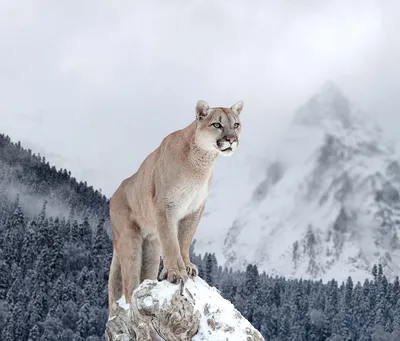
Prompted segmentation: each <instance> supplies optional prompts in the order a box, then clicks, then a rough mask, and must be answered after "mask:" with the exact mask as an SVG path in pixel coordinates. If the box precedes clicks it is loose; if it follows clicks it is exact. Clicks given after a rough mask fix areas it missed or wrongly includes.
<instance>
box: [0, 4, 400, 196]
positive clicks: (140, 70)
mask: <svg viewBox="0 0 400 341" xmlns="http://www.w3.org/2000/svg"><path fill="white" fill-rule="evenodd" d="M399 7H400V6H399V5H397V3H396V2H394V1H378V0H376V1H372V0H366V1H361V0H354V1H351V2H349V1H344V0H340V1H329V2H328V1H324V2H322V1H314V0H308V1H279V2H277V1H272V0H271V1H260V0H256V1H252V2H243V1H238V0H233V1H229V2H217V1H211V0H206V1H198V0H196V1H186V2H182V1H176V0H174V1H169V2H168V4H166V3H165V2H162V1H135V2H132V1H126V0H121V1H118V2H108V1H94V0H88V1H85V2H79V1H69V2H63V3H60V2H53V3H49V2H46V1H36V2H32V3H30V4H26V5H24V6H23V7H22V6H17V5H16V4H15V2H13V1H10V0H7V1H5V0H3V1H2V2H1V4H0V38H1V40H2V51H1V52H0V72H1V73H2V75H3V76H2V77H1V79H0V91H1V93H2V95H3V96H2V101H1V103H0V129H1V130H2V131H4V132H5V133H8V134H10V135H11V136H12V138H14V139H21V140H22V141H24V140H25V141H29V142H30V143H31V144H36V145H38V146H41V148H45V149H46V150H47V151H48V153H49V154H51V153H54V154H57V155H63V157H64V158H66V160H68V161H65V162H64V163H63V164H59V166H60V167H66V168H69V169H71V170H72V172H73V173H75V174H82V175H83V174H92V178H91V179H87V180H88V182H89V183H92V184H93V185H94V186H96V187H101V188H102V189H103V190H104V192H105V193H106V194H108V195H111V194H112V192H113V191H114V190H115V188H116V186H117V185H118V183H119V182H120V181H121V179H122V178H123V177H126V176H129V175H130V174H132V173H133V172H134V171H135V170H136V169H137V167H138V166H139V165H140V163H141V162H142V161H143V159H144V158H145V157H146V155H147V154H148V153H149V152H150V151H151V150H153V149H154V148H156V147H157V146H158V144H159V143H160V141H161V139H162V137H163V136H164V135H166V134H168V133H169V132H171V131H173V130H176V129H179V128H181V127H184V126H185V125H187V124H189V123H190V121H191V120H192V119H193V118H194V106H195V103H196V102H197V100H199V99H203V100H206V101H207V102H209V104H210V105H212V106H217V105H218V106H219V105H225V106H230V105H232V104H233V103H236V102H237V101H238V100H244V103H245V107H244V111H243V124H244V136H243V147H244V148H246V149H247V150H248V151H249V152H250V153H253V154H257V153H258V154H260V153H263V152H264V151H265V150H266V149H267V146H269V145H272V143H273V141H275V140H276V138H277V136H279V133H280V131H281V130H282V129H283V128H284V126H285V124H286V122H287V120H288V119H290V117H291V115H292V111H293V110H294V109H295V108H296V107H297V106H299V105H300V104H302V102H304V101H305V100H306V99H307V97H308V96H310V95H311V94H312V93H313V92H314V91H316V90H317V89H318V87H319V86H320V85H321V84H322V83H323V82H325V80H326V79H335V80H336V81H337V82H338V83H339V84H340V85H341V86H342V87H343V88H344V89H345V92H347V93H349V94H350V95H351V96H352V97H354V99H355V100H356V101H357V102H359V103H360V104H361V105H362V106H363V107H365V108H366V109H368V110H371V111H372V112H376V113H377V116H378V115H379V117H381V119H382V121H383V122H386V123H387V125H388V126H393V124H389V123H388V122H390V123H392V121H393V119H396V118H395V114H394V113H395V110H398V108H400V102H399V99H398V97H399V96H398V95H397V89H398V85H399V79H400V77H399V72H398V71H394V69H398V68H397V67H396V65H397V60H398V58H396V57H399V54H400V53H399V51H400V49H399V43H397V32H398V23H397V19H396V15H395V13H396V10H398V9H399ZM383 98H384V99H385V100H384V101H383V100H382V99H383ZM383 102H384V103H383ZM385 103H386V105H385ZM387 103H390V105H387ZM382 107H385V108H386V109H385V113H386V114H385V115H382V113H381V112H378V111H379V108H382ZM21 115H22V116H25V117H27V116H32V117H40V121H38V122H39V123H37V122H36V121H35V122H36V123H34V122H32V120H29V119H22V120H21ZM32 127H33V128H32ZM259 136H262V139H263V141H264V143H265V146H264V147H263V148H262V149H261V150H256V149H255V147H254V145H255V143H254V139H257V141H259ZM257 145H260V143H259V142H257ZM74 160H75V161H74ZM76 160H79V162H78V161H76ZM92 170H96V171H95V172H93V171H92ZM88 172H90V173H88ZM100 174H102V175H100Z"/></svg>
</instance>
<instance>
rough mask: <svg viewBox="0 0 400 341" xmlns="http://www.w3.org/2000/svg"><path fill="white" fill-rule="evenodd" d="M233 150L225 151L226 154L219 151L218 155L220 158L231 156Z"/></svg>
mask: <svg viewBox="0 0 400 341" xmlns="http://www.w3.org/2000/svg"><path fill="white" fill-rule="evenodd" d="M233 152H234V151H233V150H227V151H226V152H223V151H220V153H219V155H221V156H231V155H232V154H233Z"/></svg>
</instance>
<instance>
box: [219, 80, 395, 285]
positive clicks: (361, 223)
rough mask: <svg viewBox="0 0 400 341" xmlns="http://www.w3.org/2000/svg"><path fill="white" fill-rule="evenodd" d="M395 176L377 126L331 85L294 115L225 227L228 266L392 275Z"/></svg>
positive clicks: (341, 275) (323, 274)
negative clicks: (377, 267)
mask: <svg viewBox="0 0 400 341" xmlns="http://www.w3.org/2000/svg"><path fill="white" fill-rule="evenodd" d="M399 190H400V166H399V163H398V161H397V156H396V152H395V150H393V149H392V148H390V146H388V145H387V143H386V142H385V139H384V136H383V133H382V130H381V129H380V128H379V126H378V125H377V124H376V123H375V122H373V121H371V120H370V119H369V118H367V116H366V115H364V114H363V113H362V112H361V111H360V110H359V109H358V108H356V107H354V106H353V105H352V104H351V102H350V101H349V100H348V99H347V98H346V97H345V96H344V95H343V94H342V93H341V91H340V89H339V88H338V87H337V86H336V85H335V84H334V83H331V82H330V83H327V84H325V85H324V86H323V87H322V89H321V90H320V91H319V92H318V93H317V94H316V95H315V96H313V97H312V98H311V99H310V100H309V101H308V102H307V103H305V104H304V105H303V106H302V107H301V108H299V110H298V111H297V112H296V113H295V116H294V119H293V121H292V123H291V125H290V126H289V128H288V130H287V132H286V134H285V137H284V139H283V141H282V143H281V148H280V150H278V152H277V157H276V160H275V161H274V162H271V163H270V164H269V166H268V167H267V168H266V171H265V177H264V179H263V180H262V181H261V182H260V183H259V184H258V185H257V186H256V187H255V188H254V190H253V195H252V197H251V199H250V200H249V201H248V202H247V203H246V204H245V205H243V207H242V208H241V209H240V211H239V214H238V215H237V217H236V219H235V220H234V222H233V223H232V225H231V228H230V229H229V231H228V233H227V235H226V237H225V241H224V248H223V253H224V257H225V260H226V265H228V266H233V267H234V268H243V267H244V266H246V265H247V264H248V263H253V264H257V265H258V266H259V268H260V269H261V270H265V271H267V272H268V273H269V274H277V275H283V276H289V277H302V278H322V279H326V280H329V279H331V278H336V279H338V280H342V279H345V278H346V277H347V276H349V275H351V276H353V278H354V279H360V280H363V279H365V278H366V277H368V276H369V273H370V270H371V267H372V265H373V264H374V263H378V262H380V263H382V264H383V265H385V269H386V273H387V274H388V275H389V276H390V275H391V274H392V275H394V274H396V275H397V274H399V273H400V271H399V270H400V269H399V265H398V264H400V263H399V261H400V243H399V237H398V233H399V228H400V194H399Z"/></svg>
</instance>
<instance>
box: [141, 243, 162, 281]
mask: <svg viewBox="0 0 400 341" xmlns="http://www.w3.org/2000/svg"><path fill="white" fill-rule="evenodd" d="M142 248H143V249H142V272H141V276H140V282H143V281H144V280H145V279H157V277H158V269H159V266H160V254H161V244H160V241H159V239H158V238H157V237H147V238H146V239H145V240H144V241H143V246H142Z"/></svg>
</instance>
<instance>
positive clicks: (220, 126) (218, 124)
mask: <svg viewBox="0 0 400 341" xmlns="http://www.w3.org/2000/svg"><path fill="white" fill-rule="evenodd" d="M213 126H214V128H217V129H221V128H222V125H221V123H213Z"/></svg>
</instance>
